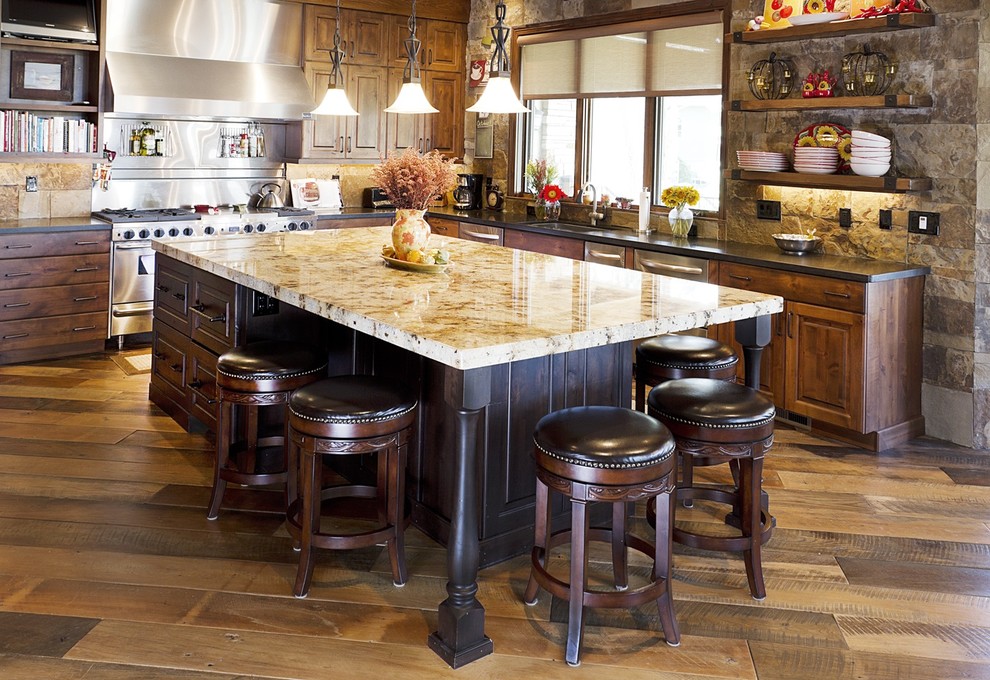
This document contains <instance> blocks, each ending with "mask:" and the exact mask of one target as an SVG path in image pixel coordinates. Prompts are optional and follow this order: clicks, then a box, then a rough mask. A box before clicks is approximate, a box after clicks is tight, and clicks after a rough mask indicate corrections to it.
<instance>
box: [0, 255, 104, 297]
mask: <svg viewBox="0 0 990 680" xmlns="http://www.w3.org/2000/svg"><path fill="white" fill-rule="evenodd" d="M109 281H110V255H109V254H105V253H104V254H93V255H78V256H72V257H32V258H25V259H23V260H0V290H9V289H12V288H36V287H39V286H61V285H75V284H80V283H104V282H109Z"/></svg>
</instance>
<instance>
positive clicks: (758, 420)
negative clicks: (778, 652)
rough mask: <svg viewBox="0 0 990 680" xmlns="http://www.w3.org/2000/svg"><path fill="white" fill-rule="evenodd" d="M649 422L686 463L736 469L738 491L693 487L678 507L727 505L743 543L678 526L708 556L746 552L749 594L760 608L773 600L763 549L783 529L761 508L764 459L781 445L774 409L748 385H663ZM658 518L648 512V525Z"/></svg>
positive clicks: (677, 533) (687, 381)
mask: <svg viewBox="0 0 990 680" xmlns="http://www.w3.org/2000/svg"><path fill="white" fill-rule="evenodd" d="M647 405H648V410H649V414H650V415H651V416H653V417H654V418H657V419H658V420H659V421H660V422H662V423H663V424H664V425H666V426H667V427H668V428H669V429H670V431H671V432H672V433H673V435H674V440H675V442H676V444H677V453H678V454H679V455H681V456H682V457H688V456H692V457H694V456H703V457H706V458H708V459H711V460H720V461H721V462H734V463H735V464H736V465H737V466H738V468H737V469H738V475H739V479H738V482H737V483H736V485H735V488H733V489H732V490H725V489H722V488H715V487H710V486H700V485H692V486H688V487H684V486H682V487H678V489H677V494H676V495H677V498H678V500H686V499H695V500H707V501H715V502H718V503H727V504H729V505H731V506H732V508H733V511H732V512H731V513H730V514H729V515H727V516H726V519H725V521H726V523H727V524H730V525H733V526H736V527H737V528H738V529H739V530H740V533H741V535H738V536H711V535H706V534H700V533H694V532H691V531H688V530H686V529H682V528H680V527H678V526H676V525H675V527H674V531H673V536H674V541H675V542H676V543H680V544H682V545H687V546H691V547H694V548H701V549H702V550H717V551H728V552H742V553H743V561H744V562H745V564H746V579H747V581H749V591H750V593H751V594H752V596H753V597H754V598H755V599H757V600H762V599H763V598H765V597H766V596H767V590H766V586H765V584H764V582H763V562H762V556H761V548H762V545H763V544H764V543H766V542H767V541H768V540H769V539H770V536H771V534H772V533H773V528H774V525H775V520H774V518H773V517H771V516H770V514H769V512H767V511H765V510H764V508H763V504H762V502H761V497H762V494H763V457H764V456H765V455H766V452H767V451H769V450H770V447H771V446H772V445H773V418H774V406H773V403H772V402H771V401H770V400H769V399H767V398H766V397H764V396H763V395H762V394H760V393H759V392H757V391H756V390H753V389H751V388H749V387H746V386H745V385H739V384H736V383H730V382H724V381H721V380H713V379H711V378H683V379H680V380H671V381H669V382H665V383H663V384H662V385H658V386H657V387H655V388H654V389H653V391H652V392H650V397H649V399H648V402H647ZM651 518H652V513H651V512H650V511H649V508H648V509H647V519H651Z"/></svg>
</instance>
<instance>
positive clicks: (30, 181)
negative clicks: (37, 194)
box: [24, 175, 38, 191]
mask: <svg viewBox="0 0 990 680" xmlns="http://www.w3.org/2000/svg"><path fill="white" fill-rule="evenodd" d="M37 190H38V178H37V177H36V176H34V175H28V176H27V177H25V178H24V191H37Z"/></svg>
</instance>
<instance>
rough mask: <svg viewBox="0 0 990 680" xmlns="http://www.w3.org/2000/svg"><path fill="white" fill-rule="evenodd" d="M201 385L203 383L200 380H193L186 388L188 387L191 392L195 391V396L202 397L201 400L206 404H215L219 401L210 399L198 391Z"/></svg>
mask: <svg viewBox="0 0 990 680" xmlns="http://www.w3.org/2000/svg"><path fill="white" fill-rule="evenodd" d="M203 384H204V383H203V381H202V380H193V381H192V382H191V383H188V384H187V385H186V386H187V387H189V388H191V389H193V390H195V391H196V394H198V395H199V396H200V397H202V398H203V400H204V401H205V402H206V403H207V404H215V403H217V401H219V400H217V399H210V398H209V397H207V396H206V395H205V394H203V393H202V392H200V391H199V388H200V387H202V386H203Z"/></svg>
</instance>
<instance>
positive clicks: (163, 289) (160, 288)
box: [155, 283, 168, 293]
mask: <svg viewBox="0 0 990 680" xmlns="http://www.w3.org/2000/svg"><path fill="white" fill-rule="evenodd" d="M155 288H157V289H158V292H159V293H167V292H168V286H163V285H162V284H160V283H159V284H158V285H157V286H155Z"/></svg>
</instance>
